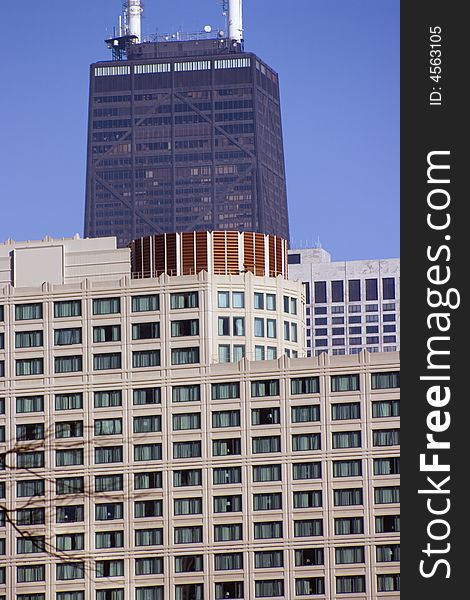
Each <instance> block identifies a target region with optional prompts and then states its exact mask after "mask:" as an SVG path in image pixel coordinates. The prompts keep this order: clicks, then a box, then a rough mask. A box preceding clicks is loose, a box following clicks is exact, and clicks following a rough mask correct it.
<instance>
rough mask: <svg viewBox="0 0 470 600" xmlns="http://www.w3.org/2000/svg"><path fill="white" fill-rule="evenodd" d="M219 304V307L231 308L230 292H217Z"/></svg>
mask: <svg viewBox="0 0 470 600" xmlns="http://www.w3.org/2000/svg"><path fill="white" fill-rule="evenodd" d="M217 306H218V307H219V308H230V292H218V293H217Z"/></svg>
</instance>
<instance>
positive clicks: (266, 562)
mask: <svg viewBox="0 0 470 600" xmlns="http://www.w3.org/2000/svg"><path fill="white" fill-rule="evenodd" d="M283 566H284V553H283V551H282V550H273V551H271V552H255V569H274V568H279V567H283Z"/></svg>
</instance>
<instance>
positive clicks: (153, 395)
mask: <svg viewBox="0 0 470 600" xmlns="http://www.w3.org/2000/svg"><path fill="white" fill-rule="evenodd" d="M290 381H291V385H290V387H291V394H292V395H293V396H296V395H306V394H318V393H319V391H320V380H319V378H318V377H296V378H292V379H291V380H290ZM279 383H280V382H279V380H278V379H267V380H259V381H252V382H251V396H252V397H253V398H262V397H273V396H279V394H280V385H279ZM371 386H372V389H374V390H382V389H395V388H398V387H399V386H400V376H399V373H398V372H395V371H393V372H388V373H372V375H371ZM211 389H212V392H211V397H212V400H237V399H239V398H240V397H241V394H240V383H238V382H230V383H213V384H212V388H211ZM357 390H359V375H333V376H331V391H332V392H343V391H357ZM171 397H172V402H199V401H200V400H201V387H200V386H199V385H180V386H173V387H172V388H171ZM391 402H392V404H390V409H391V411H392V414H391V415H390V416H396V415H395V414H394V412H398V404H393V403H394V402H397V401H391ZM133 403H134V404H135V405H146V404H160V403H161V389H160V388H142V389H135V390H133ZM350 404H351V405H354V404H355V403H350ZM379 404H380V403H377V404H376V406H377V407H379ZM94 406H95V408H103V407H114V406H122V392H121V390H107V391H101V392H95V393H94ZM335 406H336V405H335ZM338 406H340V405H338ZM344 406H346V404H345V405H344ZM386 406H388V404H387V403H386V402H384V403H383V410H384V411H385V412H384V416H387V414H386V413H387V408H386ZM55 408H56V410H74V409H82V408H83V394H81V393H75V394H57V395H56V396H55ZM332 410H334V411H340V410H341V409H340V408H337V409H336V408H334V409H332ZM344 410H349V409H344ZM350 410H351V413H350V414H351V415H353V414H354V410H356V409H354V408H351V409H350ZM375 410H377V411H378V412H377V414H376V415H375V416H379V414H380V412H379V411H380V410H382V409H379V408H377V409H375ZM16 411H17V412H18V413H29V412H42V411H44V396H26V397H21V398H17V399H16ZM4 412H5V401H4V399H3V398H0V414H4ZM348 418H355V417H348Z"/></svg>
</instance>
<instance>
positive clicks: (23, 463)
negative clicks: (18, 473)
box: [16, 452, 44, 469]
mask: <svg viewBox="0 0 470 600" xmlns="http://www.w3.org/2000/svg"><path fill="white" fill-rule="evenodd" d="M16 466H17V467H18V469H38V468H44V452H17V453H16Z"/></svg>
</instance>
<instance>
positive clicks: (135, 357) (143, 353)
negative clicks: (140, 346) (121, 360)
mask: <svg viewBox="0 0 470 600" xmlns="http://www.w3.org/2000/svg"><path fill="white" fill-rule="evenodd" d="M132 366H133V368H134V369H142V368H148V367H159V366H160V350H140V351H138V352H133V353H132Z"/></svg>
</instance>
